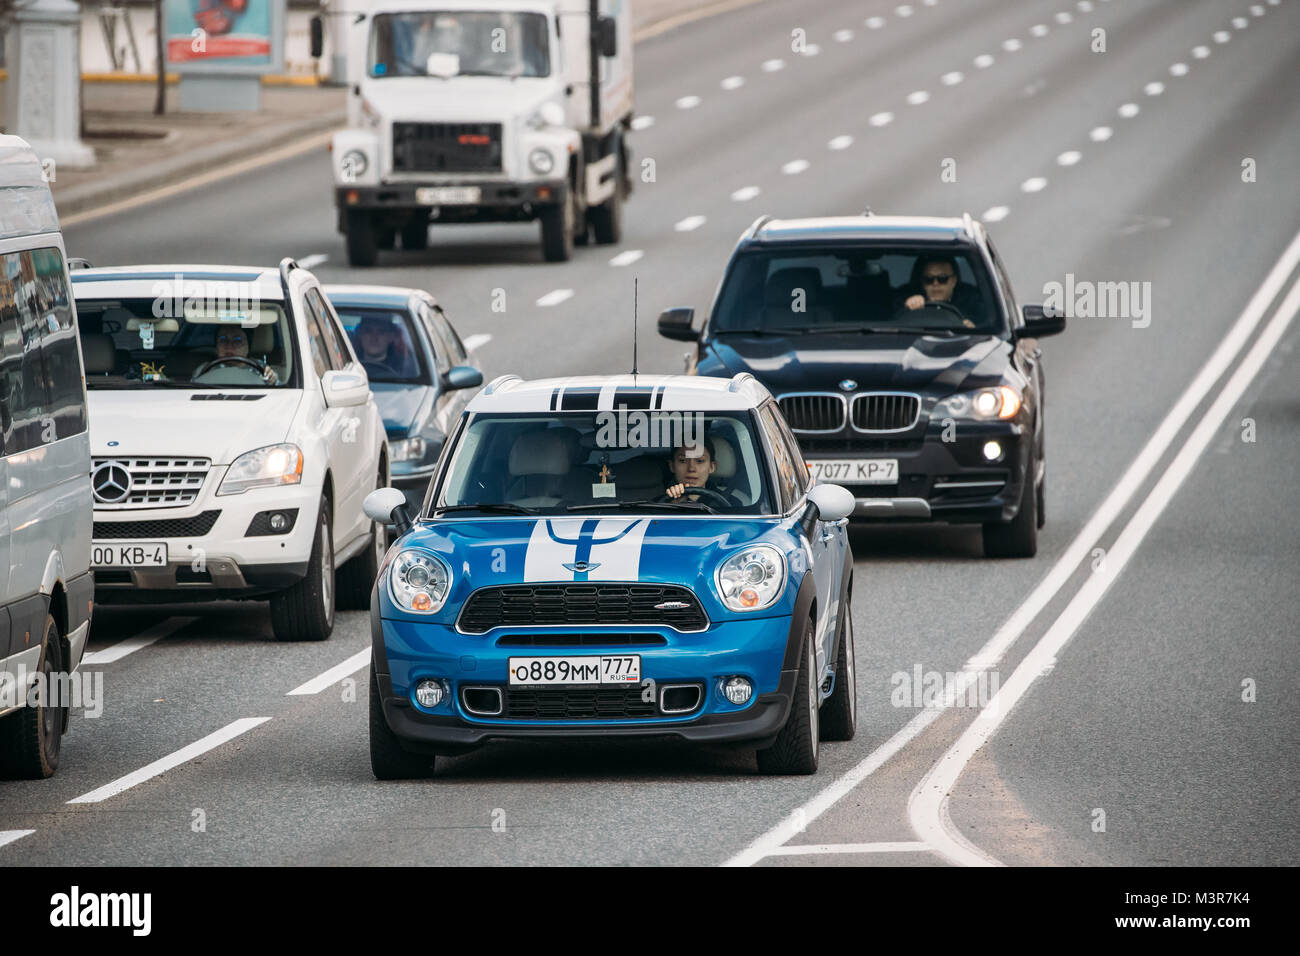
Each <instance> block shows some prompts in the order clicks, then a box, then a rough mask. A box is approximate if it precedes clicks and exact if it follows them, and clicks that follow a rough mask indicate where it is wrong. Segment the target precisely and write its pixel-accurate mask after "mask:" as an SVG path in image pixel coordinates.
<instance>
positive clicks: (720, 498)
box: [655, 485, 735, 508]
mask: <svg viewBox="0 0 1300 956" xmlns="http://www.w3.org/2000/svg"><path fill="white" fill-rule="evenodd" d="M687 495H700V496H701V497H708V498H712V499H713V500H714V501H715V502H717V503H718V504H719V505H721V506H722V507H723V508H731V507H732V506H733V505H734V504H735V502H733V501H732V500H731V499H730V498H728V497H727V496H726V495H724V494H723V493H722V492H720V491H714V490H713V489H712V488H701V487H699V486H698V485H687V486H686V487H685V488H683V489H682V493H681V495H679V496H678V497H676V498H674V497H672V496H671V495H669V494H667V493H664V494H662V495H660V496H659V497H658V498H656V499H655V501H680V500H681V499H682V498H685V497H686V496H687Z"/></svg>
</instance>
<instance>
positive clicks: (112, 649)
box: [81, 617, 198, 667]
mask: <svg viewBox="0 0 1300 956" xmlns="http://www.w3.org/2000/svg"><path fill="white" fill-rule="evenodd" d="M197 620H198V618H197V617H169V618H168V619H167V620H165V621H160V622H159V623H157V624H155V625H154V626H153V627H150V628H147V629H146V630H143V631H141V632H140V633H139V634H137V635H135V636H134V637H128V638H127V639H126V640H123V641H118V642H117V643H116V644H110V645H109V646H108V647H105V648H104V649H103V650H99V651H87V652H86V653H85V654H84V655H82V658H81V666H82V667H85V666H87V665H94V666H99V665H101V664H111V663H113V662H114V661H120V660H121V659H122V658H124V657H126V655H128V654H134V653H135V652H136V651H138V650H140V649H141V648H142V647H148V646H149V645H150V644H153V643H154V642H156V641H161V640H162V639H163V638H164V637H167V636H168V635H170V634H174V633H176V632H177V631H179V630H180V629H181V628H183V627H185V626H187V625H189V624H193V623H194V622H195V621H197Z"/></svg>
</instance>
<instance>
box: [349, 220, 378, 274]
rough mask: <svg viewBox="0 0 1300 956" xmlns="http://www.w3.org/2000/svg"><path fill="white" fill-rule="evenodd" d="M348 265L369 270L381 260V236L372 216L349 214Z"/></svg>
mask: <svg viewBox="0 0 1300 956" xmlns="http://www.w3.org/2000/svg"><path fill="white" fill-rule="evenodd" d="M347 226H348V229H347V237H346V238H347V246H348V265H350V266H353V267H356V268H368V267H370V266H373V265H374V264H375V263H376V262H377V261H378V260H379V236H378V235H377V234H376V233H377V230H376V229H375V224H374V223H373V222H371V221H370V216H369V215H368V214H367V213H364V212H349V213H348V221H347Z"/></svg>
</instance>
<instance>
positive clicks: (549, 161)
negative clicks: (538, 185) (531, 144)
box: [528, 149, 555, 176]
mask: <svg viewBox="0 0 1300 956" xmlns="http://www.w3.org/2000/svg"><path fill="white" fill-rule="evenodd" d="M528 168H529V169H531V170H532V171H533V172H535V173H536V174H537V175H538V176H549V175H550V173H551V170H553V169H554V168H555V157H554V156H552V155H551V151H550V150H549V149H535V150H533V151H532V152H531V153H529V154H528Z"/></svg>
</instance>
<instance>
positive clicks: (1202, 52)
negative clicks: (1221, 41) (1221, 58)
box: [1192, 46, 1210, 60]
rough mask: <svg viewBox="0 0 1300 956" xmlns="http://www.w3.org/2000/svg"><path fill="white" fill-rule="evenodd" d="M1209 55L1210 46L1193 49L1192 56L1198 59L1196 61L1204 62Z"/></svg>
mask: <svg viewBox="0 0 1300 956" xmlns="http://www.w3.org/2000/svg"><path fill="white" fill-rule="evenodd" d="M1209 55H1210V48H1209V47H1208V46H1194V47H1192V56H1194V57H1196V59H1198V60H1204V59H1205V58H1206V57H1207V56H1209Z"/></svg>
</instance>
